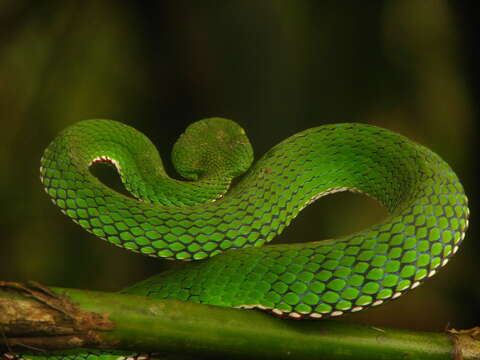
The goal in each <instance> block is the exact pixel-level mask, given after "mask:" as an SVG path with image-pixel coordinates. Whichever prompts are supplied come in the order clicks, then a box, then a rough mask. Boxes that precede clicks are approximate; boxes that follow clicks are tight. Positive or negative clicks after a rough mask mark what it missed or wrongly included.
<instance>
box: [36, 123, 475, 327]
mask: <svg viewBox="0 0 480 360" xmlns="http://www.w3.org/2000/svg"><path fill="white" fill-rule="evenodd" d="M195 124H196V125H195ZM195 124H194V125H193V127H195V126H196V128H195V129H196V130H195V129H193V128H192V129H193V130H191V131H189V130H188V129H187V131H186V135H185V136H183V138H181V139H183V140H181V141H179V144H178V149H180V150H178V151H177V153H176V154H183V153H185V154H188V153H189V152H191V153H193V154H195V153H196V152H198V151H199V149H201V148H202V147H203V146H206V147H207V149H208V150H207V153H206V155H201V156H200V157H201V159H203V160H201V161H197V160H195V161H196V162H197V163H202V161H203V163H206V164H207V166H210V165H212V164H213V170H212V169H211V170H209V171H203V170H201V169H200V170H198V169H197V168H196V167H195V166H196V164H195V165H192V166H193V167H194V168H195V169H194V170H191V169H190V168H188V169H187V170H185V171H184V172H185V173H186V174H187V176H189V177H190V179H192V180H196V181H179V180H174V179H171V178H169V177H168V176H167V175H166V173H165V171H164V169H163V166H162V163H161V160H160V157H159V155H158V153H157V152H156V150H155V147H154V146H153V145H152V144H151V142H150V141H149V140H148V139H147V138H146V137H145V136H144V135H142V134H141V133H139V132H138V131H136V130H134V129H133V128H131V127H129V126H126V125H124V124H121V123H118V122H114V121H111V120H86V121H82V122H79V123H77V124H75V125H73V126H71V127H70V128H67V129H66V130H65V131H64V132H62V133H61V134H60V135H59V136H58V137H57V138H56V139H55V140H54V141H53V142H52V143H51V144H50V145H49V147H48V148H47V149H46V150H45V153H44V155H43V158H42V161H41V179H42V182H43V184H44V185H45V189H46V191H47V193H48V194H49V195H50V196H51V198H52V200H53V202H54V203H55V204H56V205H58V206H59V207H60V209H61V210H62V211H63V212H64V213H65V214H67V215H68V216H69V217H70V218H72V219H73V220H74V221H75V222H76V223H78V224H80V225H81V226H82V227H83V228H85V229H86V230H88V231H89V232H91V233H93V234H95V235H96V236H98V237H100V238H102V239H104V240H106V241H108V242H110V243H112V244H114V245H117V246H121V247H123V248H126V249H128V250H131V251H135V252H138V253H142V254H145V255H149V256H155V257H163V258H168V259H182V260H199V261H191V262H187V263H185V264H184V266H182V267H180V269H176V270H169V271H166V272H163V273H161V274H159V275H156V276H154V277H152V278H149V279H147V280H145V281H143V282H140V283H137V284H135V285H134V286H132V287H130V288H128V289H126V290H124V292H125V293H132V294H138V295H146V296H154V297H157V298H174V299H178V300H183V301H193V302H198V303H203V304H210V305H218V306H229V307H237V308H258V309H262V310H265V311H269V312H271V313H273V314H275V315H277V316H280V317H289V318H293V319H302V318H311V319H318V318H325V317H330V316H338V315H342V314H345V313H349V312H356V311H360V310H363V309H367V308H370V307H372V306H377V305H380V304H383V303H384V302H386V301H389V300H392V299H395V298H397V297H399V296H401V295H402V294H404V293H405V292H407V291H409V290H410V289H413V288H415V287H417V286H418V285H420V284H421V283H422V282H423V281H424V280H426V279H427V278H429V277H431V276H433V275H434V274H435V273H436V272H437V271H438V270H439V269H440V267H442V266H443V265H445V264H446V263H447V262H448V261H449V259H450V257H451V256H452V255H453V254H455V253H456V251H457V250H458V247H459V245H460V243H461V242H462V240H463V238H464V235H465V231H466V229H467V227H468V215H469V210H468V207H467V198H466V196H465V194H464V190H463V187H462V185H461V183H460V182H459V180H458V178H457V176H456V175H455V173H454V172H453V171H452V169H451V168H450V167H449V165H448V164H447V163H445V162H444V161H443V160H442V159H441V158H440V157H439V156H438V155H436V154H435V153H433V152H432V151H430V150H429V149H427V148H426V147H424V146H421V145H419V144H417V143H415V142H412V141H410V140H408V139H407V138H405V137H403V136H401V135H399V134H396V133H393V132H390V131H388V130H385V129H381V128H378V127H374V126H369V125H363V124H355V123H347V124H336V125H326V126H320V127H316V128H312V129H308V130H305V131H303V132H300V133H298V134H296V135H293V136H291V137H290V138H288V139H286V140H285V141H283V142H281V143H280V144H278V145H276V146H275V147H273V148H272V149H271V150H270V151H268V152H267V153H266V154H265V155H264V156H263V157H262V158H261V159H260V160H258V161H257V162H256V163H255V164H254V165H253V166H251V167H250V168H249V169H248V170H247V172H246V173H245V174H244V175H243V176H242V177H241V179H240V180H239V181H238V183H237V184H236V185H235V186H233V187H232V188H230V189H228V184H229V183H230V181H231V179H232V178H233V177H235V176H237V175H238V173H239V171H237V170H225V171H223V170H224V169H223V167H224V164H227V165H228V166H230V164H231V163H233V162H234V161H233V160H232V159H233V158H235V157H238V158H240V161H244V163H245V164H247V163H249V162H250V161H251V159H247V158H251V157H252V153H251V151H250V150H248V146H249V144H248V140H247V141H245V140H242V139H243V138H240V137H238V138H235V139H236V140H234V141H232V140H231V139H230V140H228V141H226V144H227V146H226V147H227V148H229V149H227V150H228V151H229V150H231V149H230V148H236V147H237V145H238V146H239V147H241V146H244V145H245V148H247V150H245V149H244V148H243V147H242V149H243V150H240V151H239V155H238V156H237V155H235V156H231V157H230V155H224V153H225V154H228V151H225V152H224V150H223V149H220V148H219V149H218V153H221V156H222V157H223V158H222V159H223V160H222V161H223V162H222V161H220V160H218V159H217V158H216V156H217V151H216V146H217V145H215V144H214V145H212V146H211V147H210V148H208V146H209V145H208V144H210V143H211V140H212V139H213V141H216V140H215V139H220V140H222V139H224V138H223V136H224V135H225V134H231V133H235V135H234V136H237V135H238V136H243V134H244V133H243V130H242V129H241V128H240V127H239V126H238V125H236V124H235V123H233V122H232V121H229V120H226V119H220V118H212V119H206V120H201V121H200V122H198V123H195ZM223 127H225V128H228V129H227V130H223ZM232 129H233V130H232ZM210 131H213V132H216V134H217V135H215V136H210V135H209V134H210ZM188 133H192V134H193V135H194V137H199V139H198V142H197V143H195V144H196V145H192V144H193V142H192V141H191V140H190V138H188V137H187V135H188ZM237 133H238V134H237ZM209 136H210V137H211V138H212V139H209ZM203 137H205V139H203ZM176 146H177V145H176ZM233 150H235V149H233ZM176 154H174V155H173V158H174V160H175V158H181V157H182V156H180V155H178V156H177V155H176ZM202 156H203V157H202ZM218 156H220V155H218ZM182 159H187V160H185V161H187V162H188V159H189V156H188V155H185V156H184V157H183V158H182ZM182 159H180V160H179V161H180V162H182V161H183V160H182ZM225 159H226V160H225ZM237 160H238V159H237ZM237 160H235V161H237ZM97 161H101V162H109V163H111V164H113V165H114V166H115V167H116V168H117V170H118V172H119V173H120V175H121V177H122V179H123V180H124V182H125V186H126V188H127V189H128V190H129V191H130V192H131V193H132V195H133V196H134V197H135V198H133V197H128V196H125V195H122V194H119V193H117V192H115V191H113V190H112V189H110V188H108V187H107V186H105V185H104V184H102V183H101V182H100V181H99V180H98V179H97V178H95V177H94V176H93V175H92V174H91V173H90V171H89V167H90V165H91V164H92V163H94V162H97ZM195 161H194V162H195ZM245 164H243V165H242V166H241V167H245V166H244V165H245ZM188 166H190V165H188ZM188 166H187V167H188ZM184 168H185V166H184ZM222 171H223V172H222ZM242 171H243V170H242ZM225 174H226V175H225ZM227 189H228V190H227ZM344 190H349V191H358V192H362V193H364V194H367V195H369V196H371V197H373V198H375V199H377V200H378V201H379V202H380V203H381V204H383V205H384V206H385V207H386V208H387V209H388V211H389V215H388V217H387V218H386V219H385V220H383V221H382V222H381V223H379V224H375V225H373V226H371V227H369V228H367V229H364V230H362V231H360V232H357V233H354V234H351V235H347V236H342V237H339V238H334V239H328V240H323V241H314V242H308V243H300V244H288V245H285V244H282V245H268V246H263V247H262V245H264V244H265V243H267V242H269V241H270V240H272V239H273V238H274V237H275V236H276V235H277V234H279V233H280V232H281V231H282V230H283V229H284V228H285V227H286V226H287V225H288V224H289V223H290V222H291V220H292V219H293V218H295V217H296V216H297V215H298V213H299V212H300V211H301V210H302V209H303V208H304V207H306V206H307V205H308V204H310V203H311V202H313V201H315V200H316V199H318V198H320V197H322V196H325V195H327V194H331V193H333V192H338V191H344ZM339 216H340V215H339Z"/></svg>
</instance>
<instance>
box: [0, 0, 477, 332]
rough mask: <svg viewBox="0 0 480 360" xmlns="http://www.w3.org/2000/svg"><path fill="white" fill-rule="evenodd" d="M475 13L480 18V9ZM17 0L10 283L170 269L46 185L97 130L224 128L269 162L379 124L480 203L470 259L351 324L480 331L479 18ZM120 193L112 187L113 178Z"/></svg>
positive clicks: (8, 115)
mask: <svg viewBox="0 0 480 360" xmlns="http://www.w3.org/2000/svg"><path fill="white" fill-rule="evenodd" d="M472 3H473V2H472ZM338 4H339V2H337V1H316V0H297V1H274V0H270V1H240V0H232V1H201V2H198V1H197V2H194V1H129V2H120V1H114V0H90V1H26V0H3V1H1V2H0V122H1V130H0V144H1V146H0V166H1V170H0V174H1V176H0V200H1V205H0V223H1V226H0V280H18V281H25V280H28V279H32V280H37V281H39V282H41V283H43V284H46V285H55V286H63V287H76V288H88V289H99V290H117V289H120V288H122V287H125V286H126V285H128V284H131V283H133V282H135V281H137V280H140V279H143V278H145V277H146V276H148V275H151V274H154V273H156V272H157V271H159V270H161V269H163V268H165V267H166V266H168V264H167V261H162V260H156V259H151V258H146V257H142V256H140V255H137V254H131V253H129V252H127V251H125V250H122V249H119V248H116V247H113V246H111V245H109V244H107V243H104V242H102V241H100V240H98V239H96V238H94V237H93V236H92V235H90V234H87V233H86V232H84V231H83V230H82V229H81V228H80V227H78V226H77V225H75V224H74V223H73V222H72V221H70V220H69V219H68V218H67V217H65V216H63V215H62V214H61V213H60V211H58V209H57V208H56V207H54V206H53V205H52V203H51V202H50V200H49V199H48V197H47V196H46V194H45V193H44V191H43V189H42V186H41V184H40V181H39V176H38V168H39V159H40V156H41V153H42V151H43V149H44V148H45V147H46V146H47V145H48V143H49V142H50V141H51V140H52V138H53V137H54V136H55V135H56V134H57V133H58V132H59V131H60V130H62V129H64V128H65V127H67V126H68V125H70V124H73V123H74V122H76V121H79V120H82V119H87V118H100V117H101V118H109V119H115V120H118V121H122V122H125V123H127V124H130V125H132V126H134V127H136V128H137V129H139V130H141V131H142V132H144V133H145V134H147V135H148V136H149V137H150V138H151V139H152V140H153V141H154V142H155V143H156V144H157V145H158V148H159V151H160V153H161V155H162V157H163V158H164V159H165V162H166V163H167V167H168V169H169V171H170V173H171V174H172V175H173V176H176V175H175V174H174V172H173V171H172V170H171V169H172V167H171V165H170V164H169V163H168V162H169V156H170V149H171V147H172V145H173V143H174V141H175V140H176V138H177V137H178V135H179V134H180V133H181V132H182V131H183V130H184V129H185V127H186V126H187V125H188V124H190V123H191V122H193V121H195V120H198V119H201V118H204V117H210V116H223V117H228V118H231V119H234V120H236V121H237V122H239V123H240V124H241V125H242V126H243V127H244V128H245V129H246V131H247V133H248V134H249V136H250V138H251V141H252V143H253V145H254V148H255V151H256V156H257V157H259V156H261V155H262V154H263V153H264V152H265V151H267V150H268V149H269V148H270V147H272V146H273V145H274V144H276V143H278V142H279V141H281V140H283V139H285V138H286V137H288V136H290V135H292V134H294V133H296V132H298V131H300V130H303V129H306V128H309V127H314V126H319V125H322V124H328V123H337V122H352V121H354V122H363V123H369V124H375V125H379V126H382V127H385V128H388V129H391V130H394V131H397V132H400V133H402V134H404V135H406V136H408V137H410V138H412V139H415V140H416V141H418V142H420V143H422V144H425V145H427V146H428V147H430V148H431V149H433V150H434V151H436V152H437V153H439V154H440V155H441V156H442V157H443V158H444V159H445V160H447V161H448V162H449V163H450V164H451V166H452V167H453V168H454V169H455V170H456V172H457V173H458V175H459V176H460V178H461V179H462V181H463V183H464V185H465V188H466V192H467V194H468V195H469V198H470V199H471V206H472V214H473V215H472V218H471V222H470V223H471V228H470V230H469V232H468V234H467V237H466V240H465V242H464V246H463V247H462V249H461V250H460V251H459V253H458V254H457V256H456V257H454V258H453V260H452V261H451V262H450V263H449V265H448V266H447V267H446V268H445V269H444V270H443V271H441V272H440V273H439V275H438V276H436V277H435V278H433V279H431V280H430V281H427V282H426V283H425V285H423V286H422V287H420V288H419V289H417V290H415V291H413V292H411V293H410V294H408V295H406V296H404V297H401V298H400V299H398V300H396V301H394V302H392V303H390V304H388V305H386V306H381V307H379V308H377V309H374V310H370V311H367V312H363V313H358V314H355V315H350V316H347V317H345V319H346V320H348V321H358V322H367V323H370V324H376V325H390V326H398V327H405V328H412V329H424V330H442V329H444V328H445V327H447V326H451V327H457V328H466V327H472V326H474V325H480V315H479V313H478V309H479V304H480V284H479V279H478V277H479V276H480V274H479V269H480V261H479V257H480V245H479V242H478V241H476V238H477V236H478V232H479V228H480V225H479V223H478V220H477V219H476V218H475V214H476V210H477V208H478V205H477V203H476V199H477V197H478V195H479V192H478V188H477V187H476V186H477V183H476V178H475V175H474V167H475V162H476V158H475V156H476V154H478V150H475V148H476V146H475V145H474V144H475V142H476V141H477V140H478V138H477V136H478V134H477V129H476V128H475V123H476V121H477V115H476V107H477V105H478V96H479V93H478V90H479V87H478V86H479V78H478V73H477V72H476V71H475V67H476V65H477V64H478V60H479V53H478V42H477V38H476V33H477V30H478V25H477V23H476V21H477V19H476V18H475V12H474V9H473V4H472V5H470V3H467V2H462V1H443V0H425V1H423V0H422V1H415V0H392V1H368V2H366V1H358V2H353V1H352V2H342V4H343V6H340V5H338ZM98 171H99V176H101V177H102V178H103V179H105V181H106V182H107V183H111V184H112V186H117V184H116V182H118V179H117V177H115V176H114V174H113V173H112V172H111V171H107V170H105V169H99V170H98ZM383 216H385V211H384V210H383V209H382V208H381V207H380V206H379V205H378V204H376V203H374V202H373V201H371V200H369V199H365V198H364V197H361V196H358V195H353V194H337V195H333V196H331V197H330V198H325V199H320V200H319V201H317V202H316V203H315V204H313V205H312V206H311V207H310V208H308V209H306V210H305V211H304V213H303V214H301V216H300V218H299V219H298V220H296V221H294V222H293V224H292V225H291V226H290V228H289V229H287V230H286V232H285V233H284V234H283V235H282V236H281V238H280V241H283V242H288V241H308V240H318V239H321V238H326V237H331V236H335V235H339V234H345V233H348V232H351V231H355V230H359V229H360V228H362V227H364V226H367V225H369V224H372V223H373V222H375V221H378V220H379V219H381V218H382V217H383Z"/></svg>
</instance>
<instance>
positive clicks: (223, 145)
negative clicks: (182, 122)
mask: <svg viewBox="0 0 480 360" xmlns="http://www.w3.org/2000/svg"><path fill="white" fill-rule="evenodd" d="M252 161H253V149H252V145H251V144H250V141H249V140H248V138H247V136H246V135H245V131H244V130H243V129H242V128H241V127H240V126H239V125H238V124H236V123H235V122H233V121H231V120H228V119H224V118H209V119H203V120H200V121H197V122H195V123H193V124H191V125H190V126H188V127H187V129H186V130H185V132H184V133H183V134H182V135H181V136H180V138H179V139H178V140H177V142H176V143H175V145H174V146H173V150H172V162H173V165H174V166H175V169H176V170H177V172H178V173H179V174H180V175H181V176H183V177H184V178H186V179H190V180H199V179H209V178H212V179H218V178H222V179H228V181H230V180H231V179H233V178H234V177H236V176H239V175H241V174H243V173H244V172H245V171H247V170H248V168H249V167H250V165H251V164H252Z"/></svg>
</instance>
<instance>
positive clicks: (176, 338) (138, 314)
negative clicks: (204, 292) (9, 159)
mask: <svg viewBox="0 0 480 360" xmlns="http://www.w3.org/2000/svg"><path fill="white" fill-rule="evenodd" d="M2 332H3V336H2ZM76 347H89V348H97V349H99V348H102V349H123V350H132V351H136V352H142V353H148V352H155V353H159V354H162V355H167V356H168V355H169V354H176V355H179V354H181V355H185V356H194V357H195V358H203V357H205V358H212V357H223V358H228V359H245V358H248V359H264V358H271V359H286V358H288V359H309V360H311V359H368V360H375V359H389V360H395V359H480V331H478V328H476V329H472V330H470V331H465V332H458V331H457V332H455V331H451V332H448V333H433V332H417V331H408V330H400V329H392V328H378V327H372V326H364V325H357V324H349V323H345V322H339V321H333V320H322V321H292V320H281V319H277V318H274V317H272V316H271V315H268V314H266V313H262V312H258V311H246V310H238V309H230V308H222V307H215V306H207V305H200V304H195V303H188V302H180V301H175V300H158V299H151V298H148V297H141V296H134V295H125V294H119V293H105V292H97V291H85V290H76V289H60V288H53V289H47V288H45V287H43V286H41V285H39V284H36V283H29V284H21V283H11V282H1V281H0V351H1V350H3V351H7V349H9V350H10V351H19V352H25V351H26V350H27V349H42V350H58V349H69V348H76Z"/></svg>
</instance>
